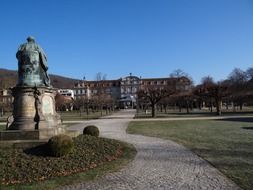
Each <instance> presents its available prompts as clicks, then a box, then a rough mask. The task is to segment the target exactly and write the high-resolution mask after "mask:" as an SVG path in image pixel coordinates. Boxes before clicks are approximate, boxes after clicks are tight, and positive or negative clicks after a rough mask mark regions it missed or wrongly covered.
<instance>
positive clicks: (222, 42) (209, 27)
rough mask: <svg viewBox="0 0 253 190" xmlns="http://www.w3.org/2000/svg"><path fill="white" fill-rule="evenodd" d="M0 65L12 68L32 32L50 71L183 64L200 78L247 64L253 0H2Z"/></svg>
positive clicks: (118, 73) (142, 69)
mask: <svg viewBox="0 0 253 190" xmlns="http://www.w3.org/2000/svg"><path fill="white" fill-rule="evenodd" d="M0 24H1V25H0V26H1V27H0V28H1V29H0V34H1V35H0V68H6V69H17V60H16V58H15V54H16V51H17V48H18V46H19V45H20V44H21V43H24V42H25V41H26V38H27V36H29V35H32V36H34V37H35V38H36V40H37V42H38V43H39V44H40V45H41V46H42V48H43V49H44V50H45V52H46V54H47V56H48V64H49V73H54V74H59V75H63V76H67V77H73V78H77V79H82V78H83V76H84V75H85V76H86V79H88V80H93V79H94V78H95V75H96V73H98V72H102V73H105V74H107V79H117V78H120V77H123V76H126V75H128V74H129V73H130V72H132V73H133V74H134V75H137V76H142V77H143V78H149V77H167V76H169V74H170V73H171V72H173V71H174V70H176V69H182V70H183V71H185V72H186V73H188V74H189V75H190V76H191V77H192V78H193V79H194V81H195V83H198V82H199V81H200V80H201V78H202V77H204V76H207V75H211V76H213V77H214V79H215V80H221V79H225V78H226V77H227V76H228V74H229V73H230V72H231V71H232V70H233V69H234V68H235V67H239V68H241V69H243V70H246V69H247V68H248V67H252V66H253V1H252V0H43V1H34V0H23V1H18V0H17V1H14V0H2V1H1V3H0Z"/></svg>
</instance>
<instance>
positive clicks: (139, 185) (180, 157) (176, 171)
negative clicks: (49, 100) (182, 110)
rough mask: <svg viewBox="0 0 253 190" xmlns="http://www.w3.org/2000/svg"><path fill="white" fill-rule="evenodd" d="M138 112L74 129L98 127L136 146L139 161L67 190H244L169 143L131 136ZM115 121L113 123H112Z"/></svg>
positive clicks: (203, 162) (106, 118) (67, 187)
mask: <svg viewBox="0 0 253 190" xmlns="http://www.w3.org/2000/svg"><path fill="white" fill-rule="evenodd" d="M133 116H134V111H131V110H130V111H129V110H128V111H121V112H119V113H116V114H113V115H112V116H109V117H105V118H104V119H99V120H91V121H86V122H83V123H81V124H78V125H74V126H72V127H71V129H75V130H80V131H82V129H83V127H84V126H86V125H89V124H95V125H97V126H98V127H99V130H100V132H101V136H103V137H107V138H113V139H118V140H121V141H126V142H128V143H131V144H133V145H134V146H135V147H136V149H137V151H138V152H137V155H136V157H135V159H134V160H133V161H132V162H131V163H130V164H129V165H128V166H127V167H125V168H123V169H122V170H120V171H118V172H114V173H110V174H107V175H105V176H104V177H101V178H99V179H97V180H95V181H91V182H85V183H80V184H76V185H73V186H66V187H64V188H62V189H64V190H81V189H90V190H98V189H101V190H102V189H103V190H109V189H111V190H123V189H124V190H132V189H134V190H151V189H152V190H169V189H171V190H184V189H185V190H202V189H203V190H204V189H205V190H206V189H217V190H218V189H219V190H221V189H227V190H234V189H240V188H239V187H237V186H236V185H235V184H234V183H233V182H232V181H230V180H229V179H227V178H226V177H225V176H223V175H222V174H221V173H220V172H219V171H218V170H217V169H215V168H213V167H212V166H211V165H209V164H208V163H207V162H206V161H204V160H203V159H201V158H199V157H198V156H197V155H195V154H194V153H192V152H191V151H189V150H188V149H186V148H184V147H183V146H181V145H179V144H177V143H174V142H172V141H168V140H162V139H159V138H154V137H146V136H141V135H131V134H127V133H126V132H125V131H126V128H127V125H128V123H129V122H130V121H131V120H132V118H133ZM110 118H111V119H110Z"/></svg>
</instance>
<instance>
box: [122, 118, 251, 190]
mask: <svg viewBox="0 0 253 190" xmlns="http://www.w3.org/2000/svg"><path fill="white" fill-rule="evenodd" d="M127 131H128V133H135V134H143V135H146V136H155V137H161V138H164V139H170V140H173V141H175V142H178V143H180V144H183V145H184V146H186V147H188V148H189V149H191V150H192V151H194V152H195V153H196V154H198V155H199V156H201V157H202V158H204V159H206V160H207V161H209V162H210V163H211V164H212V165H214V166H215V167H216V168H218V169H219V170H220V171H221V172H222V173H224V174H225V175H226V176H228V177H229V178H231V179H232V180H233V181H234V182H236V183H237V184H238V185H239V186H240V187H242V188H244V189H247V190H251V189H253V119H249V118H248V119H244V120H242V119H239V118H238V119H236V118H235V119H231V120H193V121H147V122H146V121H145V122H143V121H141V122H138V121H134V122H131V123H130V125H129V127H128V129H127Z"/></svg>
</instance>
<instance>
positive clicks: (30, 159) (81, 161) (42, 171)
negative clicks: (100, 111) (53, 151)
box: [0, 135, 122, 185]
mask: <svg viewBox="0 0 253 190" xmlns="http://www.w3.org/2000/svg"><path fill="white" fill-rule="evenodd" d="M121 155H122V146H121V143H120V142H119V141H116V140H112V139H105V138H97V137H93V136H87V135H80V136H78V137H76V138H74V150H73V151H72V152H71V153H70V154H68V155H66V156H63V157H51V156H48V153H47V145H41V146H38V147H35V148H31V149H26V150H23V149H21V148H8V149H7V148H1V149H0V179H1V184H2V185H9V184H22V183H32V182H36V181H42V180H45V179H50V178H53V177H57V176H66V175H70V174H74V173H78V172H83V171H86V170H89V169H91V168H95V167H97V166H99V165H101V164H103V163H106V162H110V161H112V160H115V159H117V158H118V157H120V156H121Z"/></svg>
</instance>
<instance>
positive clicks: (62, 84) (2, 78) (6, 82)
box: [0, 68, 79, 89]
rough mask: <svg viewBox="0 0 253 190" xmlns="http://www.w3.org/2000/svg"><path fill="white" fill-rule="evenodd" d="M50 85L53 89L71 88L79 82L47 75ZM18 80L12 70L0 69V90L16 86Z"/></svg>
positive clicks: (16, 74) (16, 73)
mask: <svg viewBox="0 0 253 190" xmlns="http://www.w3.org/2000/svg"><path fill="white" fill-rule="evenodd" d="M49 76H50V80H51V84H52V85H53V87H55V88H73V86H74V84H75V83H77V82H78V81H79V80H77V79H72V78H67V77H63V76H59V75H53V74H52V75H51V74H50V75H49ZM17 80H18V72H17V71H13V70H7V69H1V68H0V89H2V88H9V87H13V86H15V85H16V83H17Z"/></svg>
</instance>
